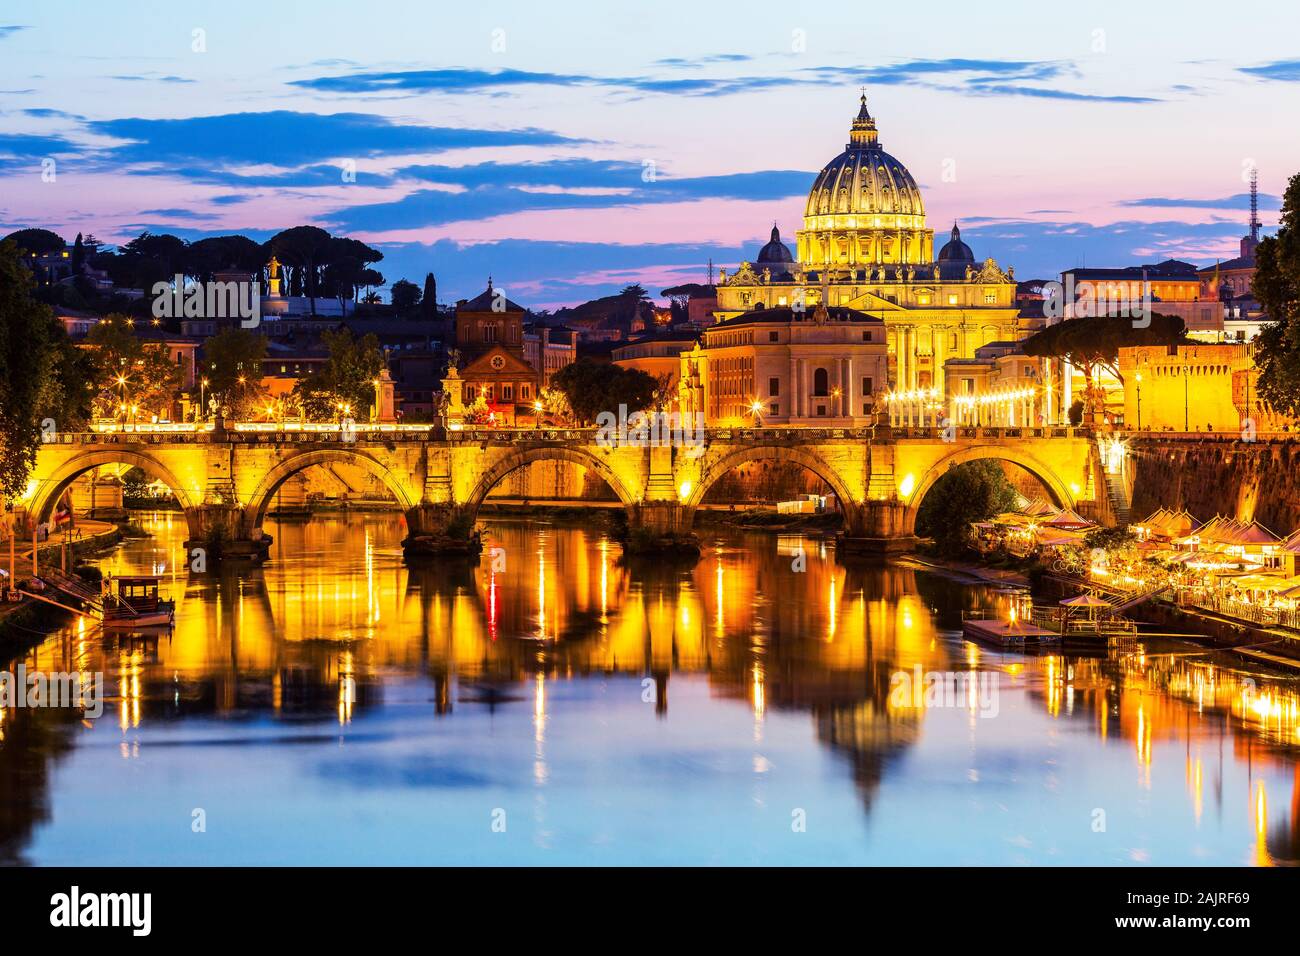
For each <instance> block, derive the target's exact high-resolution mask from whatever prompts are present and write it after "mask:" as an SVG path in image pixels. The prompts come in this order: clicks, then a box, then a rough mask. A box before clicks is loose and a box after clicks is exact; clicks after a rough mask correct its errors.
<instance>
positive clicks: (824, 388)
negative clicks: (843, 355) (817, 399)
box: [813, 368, 831, 395]
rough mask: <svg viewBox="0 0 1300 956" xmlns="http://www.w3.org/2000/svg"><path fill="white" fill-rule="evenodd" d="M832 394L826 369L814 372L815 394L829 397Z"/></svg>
mask: <svg viewBox="0 0 1300 956" xmlns="http://www.w3.org/2000/svg"><path fill="white" fill-rule="evenodd" d="M830 393H831V389H830V385H829V384H828V379H827V375H826V369H824V368H819V369H818V370H817V371H815V372H813V394H814V395H829V394H830Z"/></svg>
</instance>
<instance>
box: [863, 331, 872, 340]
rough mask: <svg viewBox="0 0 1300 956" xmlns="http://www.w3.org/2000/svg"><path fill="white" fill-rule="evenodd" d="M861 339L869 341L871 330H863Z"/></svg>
mask: <svg viewBox="0 0 1300 956" xmlns="http://www.w3.org/2000/svg"><path fill="white" fill-rule="evenodd" d="M862 341H864V342H870V341H871V332H869V331H866V332H863V333H862Z"/></svg>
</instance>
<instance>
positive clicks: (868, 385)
mask: <svg viewBox="0 0 1300 956" xmlns="http://www.w3.org/2000/svg"><path fill="white" fill-rule="evenodd" d="M874 384H875V383H873V382H872V381H871V378H870V377H869V376H865V375H864V376H863V377H862V394H863V395H870V394H871V393H872V392H874V391H875V388H874V387H873V385H874Z"/></svg>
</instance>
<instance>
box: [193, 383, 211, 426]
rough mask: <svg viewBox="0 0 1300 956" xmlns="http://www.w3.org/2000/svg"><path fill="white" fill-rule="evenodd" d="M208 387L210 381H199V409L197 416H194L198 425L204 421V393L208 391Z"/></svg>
mask: <svg viewBox="0 0 1300 956" xmlns="http://www.w3.org/2000/svg"><path fill="white" fill-rule="evenodd" d="M207 387H208V380H207V379H206V378H201V379H199V407H198V408H197V409H196V410H195V415H194V421H195V422H196V423H197V422H199V421H201V420H202V419H203V409H204V407H205V406H204V404H203V393H204V390H205V389H207Z"/></svg>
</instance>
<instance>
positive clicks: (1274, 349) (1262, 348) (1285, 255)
mask: <svg viewBox="0 0 1300 956" xmlns="http://www.w3.org/2000/svg"><path fill="white" fill-rule="evenodd" d="M1251 288H1252V291H1253V292H1254V294H1255V298H1256V299H1257V300H1258V301H1259V304H1260V305H1261V306H1262V307H1263V309H1264V314H1265V315H1267V316H1268V317H1269V320H1270V321H1269V322H1268V323H1267V324H1266V325H1265V326H1264V327H1263V329H1261V330H1260V333H1259V337H1258V338H1257V339H1256V340H1255V364H1256V366H1257V367H1258V368H1259V395H1260V398H1262V399H1263V400H1264V401H1266V402H1268V404H1270V405H1272V406H1273V408H1275V409H1277V410H1278V411H1279V412H1282V413H1284V414H1287V415H1292V416H1297V415H1300V173H1297V174H1296V175H1294V176H1292V177H1291V180H1290V182H1289V183H1288V184H1287V187H1286V193H1285V194H1284V195H1283V197H1282V218H1281V227H1280V228H1279V229H1278V231H1277V235H1276V236H1269V237H1267V238H1266V239H1264V240H1263V241H1262V242H1260V244H1259V246H1258V247H1257V248H1256V249H1255V278H1254V282H1253V283H1252V287H1251Z"/></svg>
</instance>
